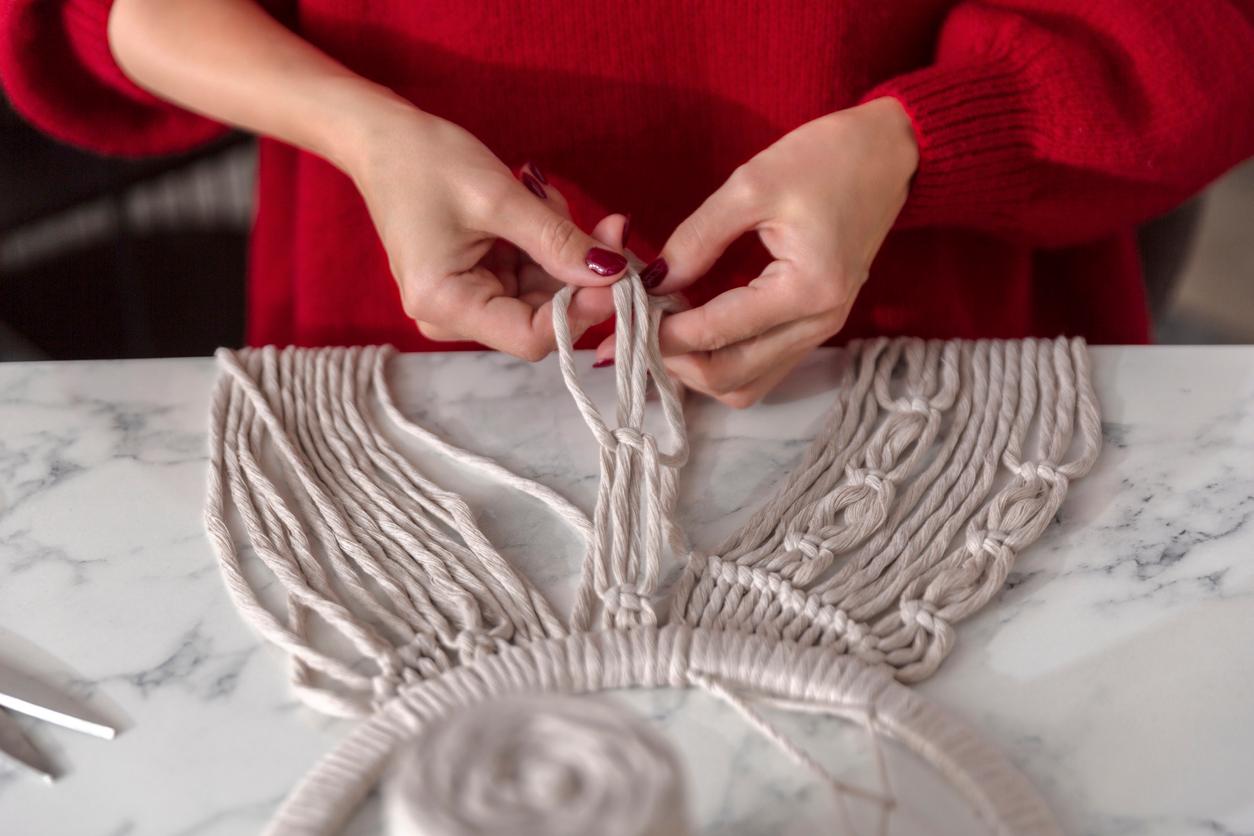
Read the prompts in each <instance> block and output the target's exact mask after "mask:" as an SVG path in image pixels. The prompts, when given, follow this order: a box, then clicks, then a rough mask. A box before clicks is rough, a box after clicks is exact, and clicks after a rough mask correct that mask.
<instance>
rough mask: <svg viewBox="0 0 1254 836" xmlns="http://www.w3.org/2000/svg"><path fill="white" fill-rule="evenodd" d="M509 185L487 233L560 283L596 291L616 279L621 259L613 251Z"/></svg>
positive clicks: (624, 261) (623, 260)
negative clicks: (511, 244)
mask: <svg viewBox="0 0 1254 836" xmlns="http://www.w3.org/2000/svg"><path fill="white" fill-rule="evenodd" d="M514 182H515V187H514V188H513V189H511V190H510V191H509V192H508V193H507V197H506V198H505V200H503V201H502V202H501V204H500V205H498V206H497V208H496V211H495V212H494V214H493V219H492V221H491V222H490V223H489V224H488V226H489V228H488V229H487V230H486V231H487V232H489V233H491V234H493V235H496V236H498V237H500V238H504V239H505V240H507V241H509V242H511V243H513V244H514V245H516V246H517V247H519V248H520V249H521V250H522V251H523V252H525V253H526V254H527V255H529V256H531V260H532V261H534V262H535V263H536V264H538V265H540V267H542V268H543V269H544V272H546V273H548V274H549V275H550V276H552V277H553V278H555V279H557V280H558V281H560V282H563V283H565V284H573V285H580V286H584V287H598V286H602V285H608V284H613V283H614V282H615V281H617V280H618V279H619V278H621V277H622V274H623V271H624V270H626V269H627V259H626V257H624V256H623V254H622V253H621V252H620V251H619V249H617V248H611V247H607V246H606V245H604V244H602V243H600V242H599V241H597V240H596V239H595V238H593V237H592V236H590V235H588V234H587V233H585V232H584V231H583V230H582V229H580V228H579V226H578V225H577V224H576V223H575V222H574V221H572V220H571V219H570V218H568V217H566V215H564V214H562V213H561V212H558V211H557V210H556V208H555V207H553V206H551V205H549V203H548V201H547V200H546V199H544V198H540V197H538V196H537V195H536V194H534V193H532V192H530V191H528V190H527V188H526V187H525V186H524V185H523V184H522V183H518V182H517V181H514Z"/></svg>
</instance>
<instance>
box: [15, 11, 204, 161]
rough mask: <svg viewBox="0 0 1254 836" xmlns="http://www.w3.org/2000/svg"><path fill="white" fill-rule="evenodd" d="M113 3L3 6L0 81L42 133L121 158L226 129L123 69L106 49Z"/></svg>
mask: <svg viewBox="0 0 1254 836" xmlns="http://www.w3.org/2000/svg"><path fill="white" fill-rule="evenodd" d="M112 6H113V0H8V2H5V3H3V4H2V5H0V83H2V84H3V87H4V91H5V93H6V94H7V95H8V97H9V100H10V102H11V103H12V105H13V108H14V110H16V111H17V112H18V113H20V114H21V115H22V116H23V117H25V118H26V119H27V120H28V121H30V122H31V123H32V124H33V125H35V126H36V127H37V128H39V129H40V130H42V131H44V132H46V133H48V134H50V135H51V136H53V137H56V138H57V139H60V140H61V141H63V142H67V143H69V144H71V145H77V146H79V147H81V148H85V149H87V150H91V151H96V152H98V153H103V154H115V155H119V156H136V157H137V156H144V155H148V154H168V153H176V152H179V151H185V150H188V149H189V148H192V147H194V146H196V145H199V144H201V143H203V142H205V141H207V140H209V139H212V138H213V137H215V136H217V135H218V134H221V133H223V132H224V131H225V130H226V129H225V128H224V127H223V126H222V125H220V124H218V123H216V122H214V121H212V120H209V119H206V118H205V117H203V116H199V115H197V114H194V113H191V112H190V111H187V110H183V109H182V108H179V107H178V106H176V105H173V104H170V103H168V102H165V101H163V100H161V99H159V98H157V97H156V96H153V95H152V94H150V93H148V92H147V91H145V90H143V89H141V88H140V87H138V86H137V85H136V84H135V83H134V82H132V81H131V80H130V79H129V78H127V77H126V75H125V74H124V73H123V72H122V69H121V68H120V67H119V66H118V64H117V62H116V61H115V60H114V58H113V54H112V52H111V51H110V49H109V39H108V31H107V27H108V21H109V10H110V9H111V8H112Z"/></svg>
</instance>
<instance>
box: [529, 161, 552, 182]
mask: <svg viewBox="0 0 1254 836" xmlns="http://www.w3.org/2000/svg"><path fill="white" fill-rule="evenodd" d="M527 168H529V169H531V173H532V174H534V175H535V176H536V179H537V180H539V181H540V182H541V183H544V184H545V185H548V182H549V178H547V177H545V176H544V172H543V171H541V170H540V166H538V165H536V164H535V161H533V160H527Z"/></svg>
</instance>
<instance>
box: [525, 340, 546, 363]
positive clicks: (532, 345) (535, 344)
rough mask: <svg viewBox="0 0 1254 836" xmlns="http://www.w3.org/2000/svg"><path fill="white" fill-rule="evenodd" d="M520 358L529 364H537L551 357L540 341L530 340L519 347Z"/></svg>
mask: <svg viewBox="0 0 1254 836" xmlns="http://www.w3.org/2000/svg"><path fill="white" fill-rule="evenodd" d="M518 356H519V357H520V358H521V359H523V360H526V361H527V362H528V363H537V362H539V361H541V360H543V359H544V358H545V357H548V356H549V349H548V346H545V345H543V344H541V343H540V341H539V340H528V341H527V342H525V343H523V344H522V345H521V346H519V350H518Z"/></svg>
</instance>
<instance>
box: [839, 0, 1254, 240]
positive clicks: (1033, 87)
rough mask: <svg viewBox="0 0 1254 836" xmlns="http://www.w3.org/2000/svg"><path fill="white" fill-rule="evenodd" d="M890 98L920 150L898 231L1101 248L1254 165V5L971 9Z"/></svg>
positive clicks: (1053, 2)
mask: <svg viewBox="0 0 1254 836" xmlns="http://www.w3.org/2000/svg"><path fill="white" fill-rule="evenodd" d="M880 96H892V97H894V98H896V99H898V100H899V101H900V102H901V103H902V105H903V107H904V108H905V109H906V111H907V112H908V113H909V115H910V118H911V119H912V121H913V123H914V127H915V132H916V135H917V137H918V141H919V149H920V154H919V167H918V171H917V173H916V175H915V179H914V182H913V184H912V186H911V193H910V197H909V199H908V200H907V202H906V206H905V208H904V209H903V211H902V214H901V216H900V218H899V221H898V225H899V226H901V227H922V226H950V227H964V228H969V229H976V230H981V231H988V232H993V233H996V234H999V235H1003V236H1006V237H1010V238H1015V239H1017V240H1022V241H1026V242H1029V243H1032V244H1035V245H1039V246H1064V245H1068V244H1072V243H1078V242H1082V241H1086V240H1093V239H1095V238H1099V237H1102V236H1104V235H1107V234H1110V233H1112V232H1114V231H1116V230H1118V229H1121V228H1126V227H1128V226H1130V225H1132V224H1135V223H1139V222H1141V221H1143V220H1146V219H1148V218H1150V217H1153V216H1155V215H1158V214H1161V213H1163V212H1164V211H1166V210H1167V209H1169V208H1171V207H1172V206H1173V205H1174V204H1176V203H1179V202H1180V201H1182V200H1183V199H1185V198H1186V197H1188V196H1189V195H1190V194H1192V193H1193V192H1195V191H1197V190H1198V189H1200V188H1201V187H1202V186H1204V185H1205V184H1206V183H1207V182H1209V181H1210V180H1212V179H1213V178H1215V177H1217V176H1218V175H1219V174H1221V173H1222V172H1223V171H1225V170H1226V169H1228V168H1229V167H1231V166H1233V165H1235V164H1236V163H1238V162H1240V161H1241V160H1242V159H1244V158H1245V157H1248V156H1249V155H1251V154H1254V3H1251V2H1249V0H1234V2H1224V0H1189V2H1180V0H1102V2H1098V3H1093V2H1088V0H983V1H982V2H975V1H974V0H965V2H962V3H959V4H958V5H957V6H955V7H954V9H953V10H952V11H951V12H950V13H949V15H948V17H947V18H946V20H945V21H944V23H943V25H942V27H941V31H940V35H939V39H938V43H937V47H936V53H935V58H934V61H933V63H932V64H931V66H928V67H926V68H923V69H919V70H916V71H913V72H909V73H907V74H905V75H901V76H899V77H896V78H893V79H890V80H888V81H886V82H884V83H882V84H880V85H879V86H877V87H876V88H875V89H873V90H872V91H870V92H869V93H868V94H867V95H866V96H864V97H863V98H864V100H869V99H873V98H878V97H880Z"/></svg>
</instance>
